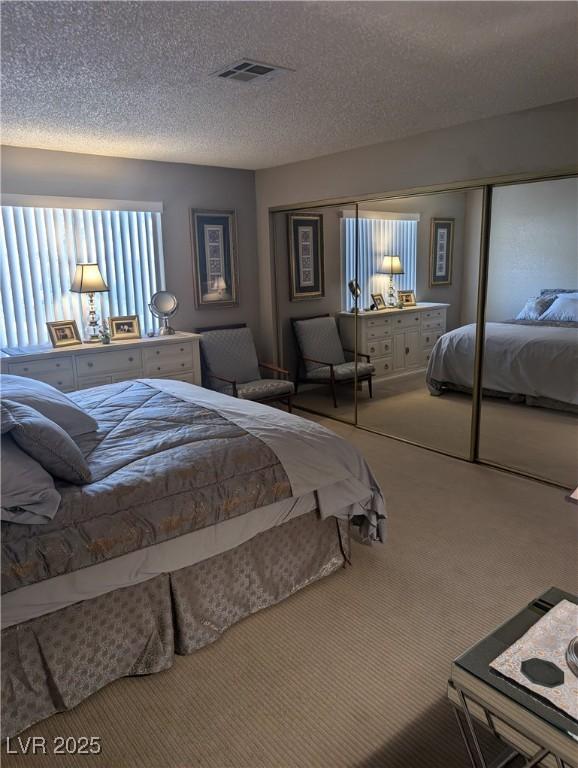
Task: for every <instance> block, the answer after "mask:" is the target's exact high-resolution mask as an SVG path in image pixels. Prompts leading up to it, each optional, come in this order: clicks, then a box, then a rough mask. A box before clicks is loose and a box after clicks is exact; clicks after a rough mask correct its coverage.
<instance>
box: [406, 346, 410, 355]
mask: <svg viewBox="0 0 578 768" xmlns="http://www.w3.org/2000/svg"><path fill="white" fill-rule="evenodd" d="M405 354H406V355H409V347H406V348H405Z"/></svg>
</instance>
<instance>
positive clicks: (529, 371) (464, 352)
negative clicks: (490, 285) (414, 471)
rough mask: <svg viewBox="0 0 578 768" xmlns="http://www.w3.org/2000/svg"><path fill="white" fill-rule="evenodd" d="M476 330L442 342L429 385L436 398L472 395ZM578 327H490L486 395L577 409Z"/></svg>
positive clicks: (513, 323)
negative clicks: (453, 393)
mask: <svg viewBox="0 0 578 768" xmlns="http://www.w3.org/2000/svg"><path fill="white" fill-rule="evenodd" d="M475 341H476V326H475V324H473V325H465V326H463V327H461V328H456V329H454V330H453V331H450V332H449V333H446V334H444V335H443V336H442V337H441V338H440V339H438V341H437V343H436V345H435V347H434V348H433V350H432V354H431V357H430V361H429V365H428V369H427V374H426V381H427V384H428V387H429V388H430V391H431V392H432V394H441V393H442V392H443V391H444V390H446V389H461V390H465V391H471V388H472V382H473V375H474V351H475ZM577 385H578V323H569V322H563V323H562V322H558V323H547V322H544V321H532V320H523V321H517V320H512V321H508V322H505V323H486V327H485V346H484V373H483V388H484V391H487V392H489V393H495V394H503V395H508V396H521V397H524V398H526V399H530V400H531V399H535V400H538V401H540V400H541V401H543V402H544V403H547V404H549V405H555V404H556V403H559V404H563V405H564V406H567V407H569V409H571V410H573V409H574V408H575V407H576V406H578V386H577Z"/></svg>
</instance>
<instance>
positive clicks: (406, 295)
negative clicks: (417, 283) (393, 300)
mask: <svg viewBox="0 0 578 768" xmlns="http://www.w3.org/2000/svg"><path fill="white" fill-rule="evenodd" d="M397 298H398V301H399V303H400V304H401V305H402V306H404V307H415V305H416V303H417V302H416V300H415V293H414V292H413V291H398V292H397Z"/></svg>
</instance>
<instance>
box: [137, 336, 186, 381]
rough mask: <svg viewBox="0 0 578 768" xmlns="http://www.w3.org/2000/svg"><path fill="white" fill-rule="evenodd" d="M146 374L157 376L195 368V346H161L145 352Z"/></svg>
mask: <svg viewBox="0 0 578 768" xmlns="http://www.w3.org/2000/svg"><path fill="white" fill-rule="evenodd" d="M143 357H144V360H143V362H144V372H145V375H146V376H157V375H163V374H169V373H178V372H179V371H185V370H186V371H190V370H191V369H192V368H193V345H192V344H187V343H186V342H183V343H182V344H162V345H161V344H159V345H158V346H157V345H155V346H154V347H148V348H147V349H145V350H144V353H143Z"/></svg>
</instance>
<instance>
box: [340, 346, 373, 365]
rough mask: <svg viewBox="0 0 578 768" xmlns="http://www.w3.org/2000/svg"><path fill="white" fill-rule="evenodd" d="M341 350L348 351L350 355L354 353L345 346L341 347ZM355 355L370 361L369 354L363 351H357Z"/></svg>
mask: <svg viewBox="0 0 578 768" xmlns="http://www.w3.org/2000/svg"><path fill="white" fill-rule="evenodd" d="M343 351H344V352H349V354H350V355H354V354H355V352H354V351H353V350H352V349H346V348H345V347H343ZM357 357H364V358H365V359H366V360H367V362H368V363H371V358H370V356H369V355H366V354H365V352H358V353H357Z"/></svg>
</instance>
